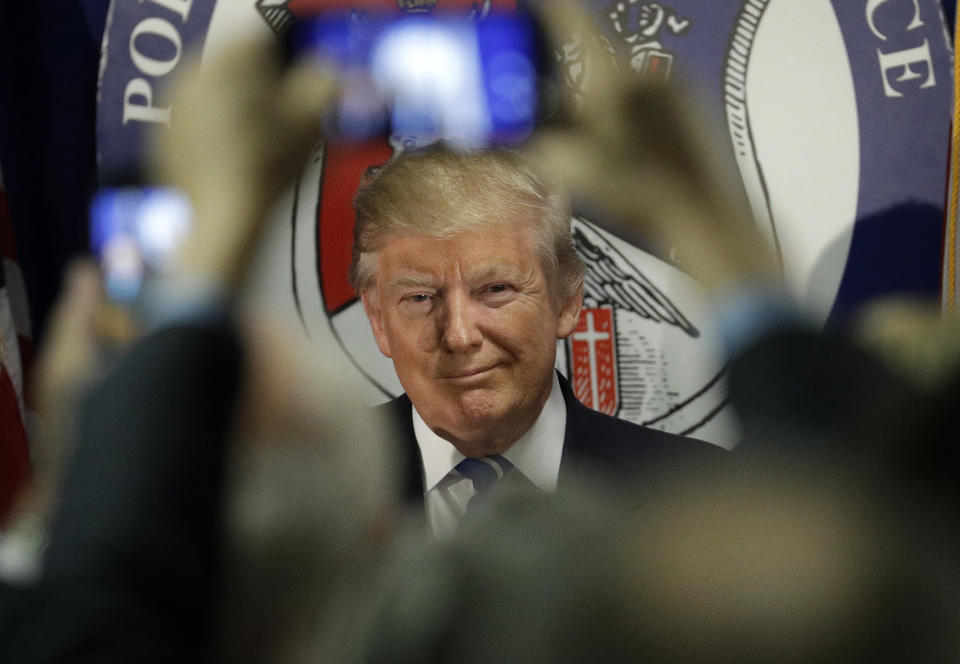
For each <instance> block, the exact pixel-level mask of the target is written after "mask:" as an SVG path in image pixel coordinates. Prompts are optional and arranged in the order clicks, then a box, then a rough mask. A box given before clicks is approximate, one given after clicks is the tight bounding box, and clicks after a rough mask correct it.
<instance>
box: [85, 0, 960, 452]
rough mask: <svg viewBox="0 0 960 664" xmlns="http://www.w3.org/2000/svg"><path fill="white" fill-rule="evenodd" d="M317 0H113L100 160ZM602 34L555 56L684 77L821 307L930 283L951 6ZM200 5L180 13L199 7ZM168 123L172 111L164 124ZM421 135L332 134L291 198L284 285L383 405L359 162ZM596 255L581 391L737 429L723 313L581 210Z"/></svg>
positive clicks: (274, 263)
mask: <svg viewBox="0 0 960 664" xmlns="http://www.w3.org/2000/svg"><path fill="white" fill-rule="evenodd" d="M342 4H344V5H348V6H352V7H354V8H356V9H358V10H359V11H360V12H362V11H365V10H368V9H371V8H385V7H389V8H392V9H393V10H394V11H408V12H426V11H439V10H441V9H443V10H454V11H458V12H463V13H464V14H466V15H469V16H472V17H473V18H474V19H475V20H483V19H484V17H485V16H486V14H487V13H488V12H489V11H491V10H493V9H500V8H509V7H512V6H513V4H514V3H513V2H512V1H510V0H502V1H494V0H482V1H468V0H461V1H457V0H431V1H430V2H406V1H404V2H399V1H397V0H353V1H351V2H344V3H342ZM317 5H318V2H316V1H311V0H248V2H247V3H241V2H229V3H228V2H220V3H215V2H214V1H213V0H207V1H206V2H204V1H202V0H193V2H192V3H171V2H159V1H157V0H151V1H148V2H142V3H132V4H131V3H113V5H112V9H111V20H110V21H109V23H108V30H107V34H106V35H105V37H104V45H103V59H104V62H103V66H102V68H101V72H102V73H101V81H100V89H101V97H100V105H99V109H98V141H99V157H100V163H101V167H102V168H103V169H106V170H111V169H115V168H120V167H122V166H123V165H124V164H126V163H129V162H130V161H131V160H133V159H135V158H136V155H137V152H138V150H139V146H140V134H141V132H142V129H143V128H144V127H146V126H148V125H149V126H156V125H157V124H164V123H167V122H170V121H175V114H173V115H171V113H170V110H171V109H170V103H171V101H170V100H168V99H164V98H163V96H162V94H163V92H162V85H161V84H162V82H163V79H164V78H165V77H166V76H167V75H169V74H170V73H171V72H173V71H175V70H176V68H177V67H178V65H179V62H180V59H181V54H182V53H183V52H184V51H186V50H187V49H188V48H190V47H194V48H201V47H202V48H203V49H204V52H205V53H209V52H212V51H215V50H217V49H218V48H221V47H222V46H223V44H224V43H226V42H227V41H229V40H230V39H232V38H235V37H236V35H237V34H246V33H248V32H256V31H261V32H269V31H273V32H276V33H282V32H283V31H284V30H286V29H287V28H288V27H289V25H290V24H291V22H292V21H294V20H295V18H296V15H297V13H299V12H301V11H308V10H310V9H311V8H314V7H316V6H317ZM593 5H594V6H595V9H596V14H595V17H596V18H595V24H596V28H597V32H596V34H595V35H578V36H576V38H574V39H573V40H572V41H571V42H570V43H567V44H564V45H562V47H561V48H560V49H559V50H558V51H557V53H556V57H557V61H558V64H559V66H560V68H561V71H562V73H563V74H564V77H565V78H566V80H567V83H568V84H569V85H570V86H571V87H572V88H573V90H574V91H575V93H576V94H583V95H586V94H590V62H588V61H587V60H586V59H585V58H584V56H583V49H582V48H581V45H582V40H583V39H599V40H601V41H602V43H603V44H604V46H605V48H606V50H607V51H608V52H609V53H610V55H611V57H614V58H615V59H616V61H617V63H618V66H619V67H621V68H623V69H625V70H627V71H630V72H631V73H632V75H635V76H637V77H640V78H648V79H649V78H654V79H677V80H681V81H686V82H689V83H692V84H693V85H694V86H696V87H697V89H698V90H699V91H700V93H701V94H700V98H701V99H702V100H703V104H704V105H705V106H706V107H707V108H706V110H707V111H708V113H709V114H711V115H712V116H713V117H715V118H716V120H717V124H718V125H720V126H725V127H726V129H727V131H728V135H729V139H730V140H729V149H730V151H731V153H732V157H731V159H732V160H735V163H736V164H737V166H738V168H739V170H740V174H741V176H742V179H743V182H744V185H745V188H746V191H747V194H748V196H749V198H750V201H751V205H752V207H753V211H754V213H755V215H756V217H757V219H758V220H759V223H760V226H761V229H762V230H763V232H764V233H766V235H767V236H768V237H769V239H770V243H771V246H772V247H774V248H775V250H776V251H777V252H778V254H779V256H780V257H781V261H782V265H783V270H784V274H785V276H786V279H787V283H788V285H789V286H790V287H791V288H792V290H793V291H794V293H795V294H796V295H797V296H798V297H799V299H800V301H801V302H803V303H804V304H806V305H807V306H808V308H809V310H810V311H811V312H812V314H813V315H814V316H816V317H817V318H818V319H819V320H821V321H827V320H828V319H829V318H831V317H836V316H838V315H841V314H842V313H843V312H844V311H845V310H847V309H849V308H851V307H853V306H855V305H856V304H858V303H860V302H862V301H864V300H865V299H867V298H868V297H871V296H873V295H876V294H879V293H884V292H891V291H902V290H910V291H913V292H922V293H928V294H935V293H936V292H937V290H938V288H939V284H940V271H939V270H940V266H939V255H940V249H941V237H940V234H941V228H942V208H943V194H944V192H943V182H944V178H945V176H946V167H947V163H946V158H947V155H946V146H947V145H948V135H949V109H950V97H951V89H950V82H951V76H950V72H951V69H950V62H951V61H950V53H949V50H948V48H947V44H946V41H945V38H944V29H943V24H942V19H941V15H940V7H939V2H938V0H916V2H908V3H894V2H868V3H850V2H841V1H840V0H832V1H831V0H718V1H717V2H710V3H704V2H701V1H699V0H672V1H668V2H646V1H644V0H619V1H617V0H614V1H608V0H598V1H596V2H594V3H593ZM188 8H189V9H188ZM171 118H174V119H173V120H171ZM418 141H419V138H418V137H417V136H394V137H392V138H391V139H389V140H384V141H382V142H379V143H372V144H368V145H366V146H363V147H362V148H359V149H352V150H349V151H347V150H343V149H341V148H336V147H333V146H330V147H326V148H325V147H323V146H320V147H318V148H317V150H316V151H315V153H314V155H313V158H312V159H311V162H310V164H309V166H308V167H307V169H306V170H305V172H304V173H303V174H302V176H301V177H300V179H299V180H298V182H297V184H296V186H295V187H294V190H293V191H292V192H291V193H290V195H289V197H288V198H287V199H286V201H285V202H284V203H283V205H281V206H280V207H281V210H280V212H279V213H278V214H279V215H280V217H281V218H280V222H281V223H280V224H279V227H280V228H279V231H278V237H277V238H276V240H275V242H274V245H275V246H276V247H278V250H277V251H276V256H275V259H273V260H270V261H269V263H270V265H269V269H265V270H264V272H271V274H272V277H271V279H272V281H273V282H275V283H279V284H282V285H281V286H277V287H275V288H274V291H273V296H272V297H271V299H272V301H273V304H274V308H275V309H276V308H277V307H278V306H279V307H280V308H281V309H283V308H285V310H286V311H288V312H289V315H290V317H291V318H297V319H299V321H300V322H301V323H302V325H303V327H304V329H305V330H306V333H307V334H308V335H309V336H310V338H311V339H312V340H313V341H314V342H315V343H316V344H317V345H318V346H322V347H327V348H329V347H339V348H341V349H342V351H343V353H344V354H345V355H346V356H347V357H348V358H349V359H350V360H351V361H352V362H353V364H354V366H356V368H357V371H358V372H359V373H360V375H361V376H362V377H363V378H364V379H365V381H366V384H367V386H368V388H369V399H370V401H371V402H376V401H383V400H385V399H388V398H391V397H392V396H394V395H397V394H399V393H400V391H401V389H402V388H401V386H400V385H399V382H398V381H397V378H396V375H395V373H394V372H393V367H392V364H391V362H390V360H389V359H387V358H385V357H383V356H382V355H381V354H380V353H379V351H378V349H377V347H376V344H375V343H374V340H373V335H372V333H371V331H370V329H369V325H368V324H367V321H366V318H365V316H364V313H363V311H362V306H361V305H360V303H359V302H358V300H357V298H356V295H355V294H354V293H353V292H352V290H351V289H350V286H349V284H348V282H347V268H348V265H349V261H350V245H351V242H352V223H353V216H352V211H351V209H350V201H351V199H352V196H353V193H354V191H355V189H356V186H357V184H358V182H359V180H360V176H361V174H362V173H363V171H364V170H365V169H366V168H368V167H369V166H371V165H375V164H380V163H382V162H384V161H385V160H387V159H388V158H389V157H390V156H391V155H392V154H393V153H394V152H395V151H397V150H403V149H405V148H406V147H409V146H410V145H415V144H417V143H418ZM572 224H573V232H574V237H575V240H576V243H577V247H578V250H579V251H580V253H581V256H582V257H583V258H584V260H585V261H586V263H587V265H588V270H589V273H588V278H587V282H586V285H585V294H584V295H585V297H584V308H583V314H582V316H581V319H580V321H579V325H578V327H577V329H576V331H575V332H574V333H573V335H572V336H571V337H570V339H568V340H566V341H564V342H563V343H561V344H559V345H558V354H557V366H558V368H559V369H560V370H561V371H562V372H563V373H565V374H566V375H568V377H570V379H571V383H572V384H573V386H574V389H575V391H576V393H577V395H578V397H579V398H580V399H581V400H582V401H584V403H586V404H588V405H590V406H592V407H594V408H596V409H598V410H601V411H604V412H608V413H611V414H615V415H617V416H619V417H623V418H626V419H630V420H633V421H636V422H639V423H643V424H647V425H649V426H654V427H659V428H662V429H665V430H669V431H673V432H678V433H687V434H690V435H693V436H696V437H700V438H703V439H705V440H709V441H711V442H714V443H718V444H721V445H725V446H729V445H732V444H734V443H735V440H736V429H735V426H734V424H733V421H732V418H731V416H730V414H729V412H728V410H729V409H727V408H726V407H725V404H726V401H725V393H724V385H723V375H724V366H723V360H722V356H721V354H720V352H719V349H718V348H717V345H718V340H717V337H716V333H715V331H714V328H713V325H712V322H711V312H710V310H709V308H708V307H707V306H706V303H705V302H704V300H703V298H702V297H701V294H700V292H699V290H698V288H697V286H696V284H695V283H693V282H692V280H690V279H689V278H688V277H687V276H686V275H685V274H684V273H683V272H681V271H680V270H678V269H677V268H676V267H675V266H674V265H673V264H672V263H671V261H670V257H669V256H654V255H653V254H651V253H649V252H648V251H645V250H644V248H641V247H637V246H633V245H631V244H629V243H627V242H625V241H624V240H622V239H621V238H619V237H616V236H615V235H613V234H611V233H609V232H607V231H606V230H604V229H603V228H601V227H599V226H598V225H597V224H595V223H593V222H592V221H591V220H589V219H583V218H579V217H578V218H575V219H573V220H572Z"/></svg>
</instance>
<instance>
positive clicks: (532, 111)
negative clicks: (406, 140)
mask: <svg viewBox="0 0 960 664" xmlns="http://www.w3.org/2000/svg"><path fill="white" fill-rule="evenodd" d="M290 44H291V49H292V52H293V53H294V54H295V55H298V56H308V57H316V58H320V59H322V60H324V61H325V62H327V63H332V64H333V65H334V66H335V67H337V69H338V70H339V72H340V75H341V77H342V81H343V85H342V94H341V99H340V103H339V104H338V106H337V107H336V108H335V109H334V110H333V111H332V113H331V117H328V118H327V119H326V122H325V130H326V133H327V134H328V136H330V137H331V139H332V140H346V141H361V140H365V139H369V138H373V137H375V136H382V135H385V134H388V135H391V136H401V137H408V136H413V137H416V138H417V139H418V140H419V141H421V142H427V141H430V140H445V141H447V142H449V143H451V144H453V145H456V146H459V147H465V148H469V147H479V146H483V145H490V144H501V145H511V144H516V143H520V142H522V141H523V140H524V139H526V138H527V137H528V136H529V135H530V133H531V132H532V131H533V128H534V125H535V124H536V123H537V122H538V121H539V120H540V119H541V118H542V117H543V115H544V110H543V109H544V103H543V99H544V98H545V97H546V96H548V95H546V94H545V90H546V88H547V87H548V86H549V78H548V76H547V74H546V72H545V66H544V63H545V61H546V60H547V59H546V58H543V57H541V53H540V52H541V40H540V34H539V30H538V28H537V24H536V22H535V21H534V19H533V18H532V16H531V15H529V14H527V13H524V12H517V13H490V14H488V15H486V16H485V17H484V18H483V19H482V20H477V19H473V18H467V17H465V16H462V15H449V14H442V13H434V14H410V15H401V16H397V15H394V14H377V13H367V12H363V13H359V12H354V11H327V12H323V13H320V14H317V15H315V16H313V17H310V18H307V19H304V20H302V21H300V22H299V24H298V25H296V26H295V28H294V29H293V30H292V31H291V36H290Z"/></svg>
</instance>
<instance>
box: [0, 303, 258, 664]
mask: <svg viewBox="0 0 960 664" xmlns="http://www.w3.org/2000/svg"><path fill="white" fill-rule="evenodd" d="M241 369H242V351H241V346H240V343H239V341H238V339H237V338H236V334H235V333H234V330H233V328H232V326H231V325H230V324H229V323H227V322H226V321H223V323H222V324H217V325H211V324H204V325H190V326H187V325H183V326H177V327H170V328H166V329H164V330H161V331H159V332H157V333H154V334H151V335H149V336H147V337H145V338H144V339H142V340H141V341H140V342H138V343H137V344H136V345H135V346H134V347H133V348H132V349H131V350H130V351H129V352H127V353H126V354H125V355H124V357H123V358H122V359H121V360H120V361H119V363H118V365H117V366H116V367H115V369H114V370H113V371H111V372H110V373H109V374H108V375H107V377H106V378H105V380H104V381H103V382H102V383H101V384H100V385H98V386H97V387H95V388H94V389H93V390H92V391H91V393H90V394H89V397H88V398H87V399H86V400H85V403H84V404H83V406H82V408H81V412H80V413H79V414H78V426H77V432H76V435H75V440H74V441H73V449H72V450H71V452H72V453H71V454H70V457H69V462H68V463H67V464H66V468H65V474H64V478H63V482H62V491H61V499H60V508H59V511H58V513H57V515H56V516H55V518H54V520H53V524H52V527H51V535H50V546H49V549H48V550H47V556H46V561H45V568H44V576H43V579H42V581H41V582H40V583H39V584H37V585H34V586H30V587H26V588H9V587H3V586H2V584H0V620H2V624H0V661H4V662H8V661H9V662H33V661H38V662H66V661H69V662H182V661H196V660H198V659H199V658H200V655H201V654H202V653H203V652H204V648H205V646H206V643H207V639H208V638H209V633H210V627H211V619H212V614H213V606H214V602H215V600H216V591H217V577H218V572H219V557H218V551H217V549H218V542H219V535H220V489H221V478H222V474H223V461H224V453H225V449H226V445H225V444H226V441H227V439H228V437H229V433H230V424H231V422H232V413H233V409H234V405H235V400H236V395H237V387H238V385H239V383H240V381H239V375H240V371H241Z"/></svg>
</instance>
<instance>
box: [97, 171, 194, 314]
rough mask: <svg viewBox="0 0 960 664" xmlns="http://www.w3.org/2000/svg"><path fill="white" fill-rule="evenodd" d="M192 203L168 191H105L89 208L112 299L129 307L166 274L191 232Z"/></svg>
mask: <svg viewBox="0 0 960 664" xmlns="http://www.w3.org/2000/svg"><path fill="white" fill-rule="evenodd" d="M191 216H192V212H191V208H190V203H189V201H188V200H187V197H186V196H185V195H184V194H183V193H182V192H180V191H179V190H177V189H173V188H168V187H122V188H104V189H101V190H100V191H98V192H97V194H96V195H95V196H94V198H93V200H92V201H91V204H90V246H91V249H92V250H93V252H94V254H96V256H97V257H98V258H99V260H100V265H101V268H102V270H103V274H104V282H105V287H106V291H107V295H108V296H109V297H110V298H111V299H113V300H116V301H119V302H129V301H131V300H133V299H134V298H135V297H136V296H137V295H138V294H139V292H140V289H141V287H142V286H143V283H144V281H145V280H146V279H148V278H149V277H150V276H152V275H154V274H159V273H162V272H163V271H164V269H165V267H166V266H167V263H168V261H169V258H170V256H171V255H172V254H173V253H174V251H176V249H177V248H178V247H180V245H181V244H182V243H183V240H184V239H185V238H186V235H187V233H188V232H189V230H190V222H191Z"/></svg>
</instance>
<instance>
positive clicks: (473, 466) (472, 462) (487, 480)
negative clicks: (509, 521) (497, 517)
mask: <svg viewBox="0 0 960 664" xmlns="http://www.w3.org/2000/svg"><path fill="white" fill-rule="evenodd" d="M456 470H457V472H458V473H460V474H461V475H462V476H464V477H466V478H468V479H470V480H471V481H472V482H473V491H474V495H473V497H471V498H470V500H469V501H468V502H467V507H466V512H465V513H464V515H463V518H467V515H470V516H471V518H472V516H473V515H475V514H476V513H477V512H479V511H482V509H483V506H484V505H485V504H486V502H487V500H488V498H489V494H490V491H491V489H493V487H494V486H495V485H496V484H497V482H499V481H500V480H502V479H503V478H504V477H505V476H506V475H507V473H509V472H510V471H511V470H513V464H512V463H510V462H509V461H507V460H506V459H505V458H503V457H502V456H500V455H499V454H494V455H492V456H486V457H481V458H479V459H464V460H463V461H461V462H460V463H458V464H457V465H456Z"/></svg>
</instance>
